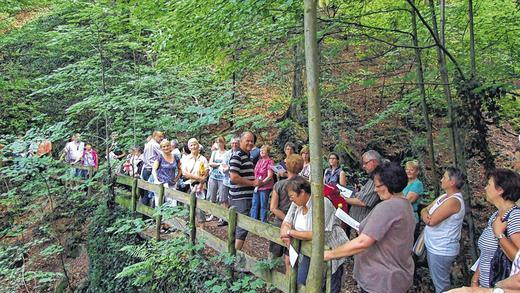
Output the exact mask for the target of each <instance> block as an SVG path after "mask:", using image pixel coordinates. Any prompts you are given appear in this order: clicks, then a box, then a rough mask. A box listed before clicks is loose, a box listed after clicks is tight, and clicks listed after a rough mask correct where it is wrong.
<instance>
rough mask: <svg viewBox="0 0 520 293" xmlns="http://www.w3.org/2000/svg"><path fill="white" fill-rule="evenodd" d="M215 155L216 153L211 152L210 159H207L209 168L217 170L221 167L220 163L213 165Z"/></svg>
mask: <svg viewBox="0 0 520 293" xmlns="http://www.w3.org/2000/svg"><path fill="white" fill-rule="evenodd" d="M215 153H216V151H213V152H212V153H211V157H210V158H209V166H210V167H211V168H218V167H219V166H220V165H221V163H215Z"/></svg>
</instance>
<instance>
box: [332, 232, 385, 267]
mask: <svg viewBox="0 0 520 293" xmlns="http://www.w3.org/2000/svg"><path fill="white" fill-rule="evenodd" d="M374 243H376V240H375V239H374V238H372V237H370V236H368V235H366V234H363V233H361V234H360V235H359V236H358V237H356V238H354V239H352V240H351V241H349V242H347V243H345V244H342V245H340V246H338V247H336V248H335V249H332V250H327V251H325V252H324V259H325V261H328V260H331V259H336V258H342V257H346V256H351V255H355V254H358V253H360V252H363V251H365V250H367V249H368V248H370V247H371V246H372V245H374Z"/></svg>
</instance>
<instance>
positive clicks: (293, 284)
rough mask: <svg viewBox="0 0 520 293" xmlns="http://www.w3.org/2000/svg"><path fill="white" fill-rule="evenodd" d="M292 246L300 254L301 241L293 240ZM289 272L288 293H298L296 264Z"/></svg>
mask: <svg viewBox="0 0 520 293" xmlns="http://www.w3.org/2000/svg"><path fill="white" fill-rule="evenodd" d="M292 246H293V247H294V249H295V250H296V251H297V252H300V250H301V249H300V248H301V241H300V240H298V239H293V241H292ZM282 257H283V256H282ZM289 270H290V271H289V282H290V283H289V293H296V292H298V278H297V277H298V262H296V264H295V265H294V267H292V268H289Z"/></svg>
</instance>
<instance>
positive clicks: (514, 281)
mask: <svg viewBox="0 0 520 293" xmlns="http://www.w3.org/2000/svg"><path fill="white" fill-rule="evenodd" d="M495 286H496V287H497V288H502V289H504V290H506V289H508V290H516V291H507V290H506V291H505V292H520V274H516V275H513V276H510V277H509V278H507V279H504V280H502V281H499V282H497V283H496V284H495Z"/></svg>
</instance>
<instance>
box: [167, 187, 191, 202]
mask: <svg viewBox="0 0 520 293" xmlns="http://www.w3.org/2000/svg"><path fill="white" fill-rule="evenodd" d="M164 197H165V198H169V199H174V200H176V201H180V202H182V203H185V204H189V203H190V195H189V194H187V193H185V192H182V191H178V190H175V189H172V188H166V189H165V191H164Z"/></svg>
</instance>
